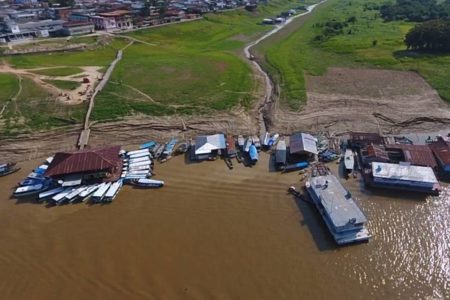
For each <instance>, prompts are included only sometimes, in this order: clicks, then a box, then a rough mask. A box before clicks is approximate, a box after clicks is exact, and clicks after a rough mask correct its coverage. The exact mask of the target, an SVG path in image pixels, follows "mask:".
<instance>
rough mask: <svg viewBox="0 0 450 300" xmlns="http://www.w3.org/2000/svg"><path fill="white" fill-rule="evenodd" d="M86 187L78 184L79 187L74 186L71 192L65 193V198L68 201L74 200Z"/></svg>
mask: <svg viewBox="0 0 450 300" xmlns="http://www.w3.org/2000/svg"><path fill="white" fill-rule="evenodd" d="M87 188H88V187H87V186H80V187H79V188H75V189H74V190H73V191H72V192H71V193H69V194H67V195H66V200H67V201H69V202H70V203H73V202H75V200H77V198H78V195H79V194H80V193H81V192H82V191H84V190H86V189H87Z"/></svg>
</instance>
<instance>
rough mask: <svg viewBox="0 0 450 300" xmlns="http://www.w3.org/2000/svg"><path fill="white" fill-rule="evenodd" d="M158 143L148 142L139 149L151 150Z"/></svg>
mask: <svg viewBox="0 0 450 300" xmlns="http://www.w3.org/2000/svg"><path fill="white" fill-rule="evenodd" d="M155 145H156V142H155V141H148V142H146V143H143V144H141V145H140V146H139V149H149V148H153V147H155Z"/></svg>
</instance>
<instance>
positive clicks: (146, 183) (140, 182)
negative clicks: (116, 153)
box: [130, 178, 164, 188]
mask: <svg viewBox="0 0 450 300" xmlns="http://www.w3.org/2000/svg"><path fill="white" fill-rule="evenodd" d="M130 184H132V185H134V186H137V187H143V188H159V187H162V186H164V181H162V180H156V179H143V178H141V179H137V178H136V179H132V180H130Z"/></svg>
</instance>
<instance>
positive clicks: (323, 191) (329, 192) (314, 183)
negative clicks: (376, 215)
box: [311, 175, 367, 228]
mask: <svg viewBox="0 0 450 300" xmlns="http://www.w3.org/2000/svg"><path fill="white" fill-rule="evenodd" d="M311 188H312V189H313V190H314V192H315V193H316V195H317V197H318V198H319V200H320V202H321V204H322V206H323V207H324V209H325V211H326V213H327V215H328V216H329V218H330V221H331V222H332V223H333V226H334V227H336V228H340V227H345V226H347V225H348V224H349V223H352V224H360V223H365V222H367V219H366V217H365V216H364V214H363V213H362V212H361V210H360V209H359V207H358V206H357V205H356V204H355V202H354V201H353V199H352V198H351V195H350V193H349V192H348V191H347V190H345V189H344V187H343V186H342V185H341V183H340V182H339V181H338V179H337V178H336V176H334V175H325V176H317V177H313V178H311Z"/></svg>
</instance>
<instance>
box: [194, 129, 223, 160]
mask: <svg viewBox="0 0 450 300" xmlns="http://www.w3.org/2000/svg"><path fill="white" fill-rule="evenodd" d="M192 148H193V151H194V155H195V157H196V160H205V159H210V158H212V157H215V156H216V155H217V154H218V151H219V150H221V151H223V150H225V149H226V143H225V136H224V135H223V134H221V133H219V134H214V135H204V136H198V137H196V138H195V145H194V147H192Z"/></svg>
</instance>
